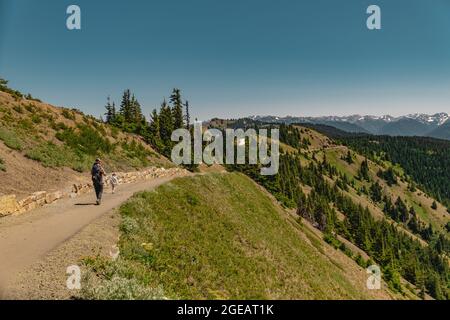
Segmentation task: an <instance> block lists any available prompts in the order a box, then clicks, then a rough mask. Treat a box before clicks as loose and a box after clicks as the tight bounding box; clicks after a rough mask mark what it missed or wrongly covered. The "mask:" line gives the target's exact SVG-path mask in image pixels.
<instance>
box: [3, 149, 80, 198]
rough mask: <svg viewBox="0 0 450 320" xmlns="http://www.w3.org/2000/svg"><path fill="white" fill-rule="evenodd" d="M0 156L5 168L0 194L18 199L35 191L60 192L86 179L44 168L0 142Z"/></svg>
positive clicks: (66, 171)
mask: <svg viewBox="0 0 450 320" xmlns="http://www.w3.org/2000/svg"><path fill="white" fill-rule="evenodd" d="M0 156H1V158H2V159H3V161H4V164H5V167H6V172H3V171H0V181H1V182H2V183H0V194H15V195H16V196H17V197H18V198H19V199H20V198H22V197H25V196H27V195H29V194H30V193H33V192H37V191H49V192H51V191H57V190H62V189H65V188H68V187H71V186H72V185H73V184H74V183H78V182H81V181H85V180H86V181H87V178H88V176H87V175H82V174H78V173H76V172H75V171H73V170H71V169H68V168H60V169H52V168H45V167H43V166H42V165H41V164H39V163H37V162H36V161H34V160H31V159H28V158H26V157H25V156H23V155H22V154H21V153H20V152H17V151H13V150H11V149H9V148H8V147H6V146H5V145H4V143H3V142H1V141H0Z"/></svg>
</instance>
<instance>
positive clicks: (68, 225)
mask: <svg viewBox="0 0 450 320" xmlns="http://www.w3.org/2000/svg"><path fill="white" fill-rule="evenodd" d="M176 177H177V176H170V177H163V178H156V179H152V180H146V181H139V182H136V183H132V184H124V185H119V187H118V189H117V190H116V193H115V194H111V192H110V191H106V192H105V193H104V195H103V201H102V204H101V205H100V206H96V205H95V195H94V193H93V192H89V193H87V194H84V195H82V196H79V197H76V198H73V199H64V200H60V201H59V202H56V203H54V204H52V205H49V206H46V207H42V208H39V209H36V210H34V211H32V212H28V213H25V214H23V215H20V216H10V217H5V218H2V219H0V299H2V298H3V299H4V298H6V299H7V298H8V292H7V291H9V288H8V290H6V289H5V288H7V287H8V285H9V284H10V283H12V282H14V280H15V279H16V277H17V276H18V275H19V274H20V272H21V271H24V270H25V269H26V268H27V267H29V266H31V265H32V264H33V263H35V262H37V261H39V260H40V259H43V258H44V257H45V256H46V255H47V254H48V253H50V252H51V251H52V250H53V249H55V248H57V247H58V246H60V245H61V244H62V243H64V242H65V241H67V240H69V239H70V238H72V237H73V236H74V235H76V234H77V233H78V232H80V231H81V230H82V229H83V228H85V227H86V226H88V225H89V224H90V223H92V222H93V221H95V220H96V219H98V218H100V217H101V216H102V215H105V214H106V213H108V212H110V211H112V210H113V209H114V208H117V207H118V206H120V205H121V204H122V203H123V202H125V201H126V200H128V199H129V198H130V197H131V196H132V195H133V194H134V193H136V192H138V191H144V190H151V189H154V188H155V187H158V186H159V185H161V184H164V183H166V182H168V181H170V180H172V179H174V178H176Z"/></svg>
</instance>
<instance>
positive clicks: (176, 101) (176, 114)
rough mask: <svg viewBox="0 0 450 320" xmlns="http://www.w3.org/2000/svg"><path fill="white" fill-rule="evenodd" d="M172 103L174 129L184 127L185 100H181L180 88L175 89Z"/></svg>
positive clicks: (171, 99) (171, 97) (171, 98)
mask: <svg viewBox="0 0 450 320" xmlns="http://www.w3.org/2000/svg"><path fill="white" fill-rule="evenodd" d="M170 103H171V104H172V114H173V126H174V129H179V128H184V121H183V102H182V101H181V91H180V89H176V88H175V89H173V91H172V95H171V96H170Z"/></svg>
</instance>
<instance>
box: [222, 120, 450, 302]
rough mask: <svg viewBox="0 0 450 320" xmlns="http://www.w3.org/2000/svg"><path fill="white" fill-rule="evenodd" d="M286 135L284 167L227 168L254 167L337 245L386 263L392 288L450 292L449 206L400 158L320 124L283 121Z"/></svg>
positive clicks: (251, 171)
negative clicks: (332, 134)
mask: <svg viewBox="0 0 450 320" xmlns="http://www.w3.org/2000/svg"><path fill="white" fill-rule="evenodd" d="M282 131H283V134H281V133H282ZM296 131H298V132H296ZM280 140H281V142H282V143H285V144H288V145H290V146H291V147H294V150H292V148H281V152H282V154H281V156H280V171H279V173H278V175H276V176H270V177H262V176H261V175H259V172H258V168H257V167H251V166H227V168H228V169H229V170H232V171H240V172H243V173H245V174H247V175H248V176H250V177H251V178H253V179H254V180H255V181H256V182H258V183H259V184H261V185H262V186H264V187H265V188H266V189H267V190H269V191H270V192H271V193H272V194H273V195H274V196H275V197H276V198H277V199H278V200H279V201H280V202H281V203H282V204H283V205H284V206H286V207H287V208H297V209H298V214H299V215H300V216H302V217H303V218H305V219H306V220H308V221H310V222H311V223H312V224H313V225H314V226H315V227H316V228H318V229H320V230H322V231H323V232H324V233H325V235H326V236H325V239H326V240H327V241H328V242H329V243H331V244H333V245H334V246H336V247H338V248H341V247H342V243H347V242H350V243H351V244H353V245H355V246H356V247H357V249H359V250H361V249H362V250H363V251H364V253H365V254H367V255H368V256H369V257H370V258H371V259H372V260H373V261H375V262H376V263H377V264H379V265H380V266H381V267H382V271H383V274H384V275H385V276H386V279H387V281H388V283H389V285H390V287H391V288H392V289H393V290H395V291H397V292H400V293H401V292H403V293H405V291H406V290H413V291H415V292H416V293H417V294H420V295H421V297H426V294H427V293H429V294H430V295H431V296H433V297H435V298H439V299H446V298H447V297H448V296H449V292H448V289H447V285H448V272H449V268H448V254H449V252H450V240H449V235H448V230H449V228H448V226H449V221H450V215H449V214H448V213H447V211H446V208H445V206H443V205H442V204H441V203H439V201H437V200H435V199H433V198H431V197H430V196H429V195H427V194H426V193H425V192H423V190H421V189H420V188H419V187H418V184H417V183H415V182H414V180H413V179H412V178H411V177H410V176H409V175H407V174H405V171H404V170H403V168H402V167H400V166H399V165H393V164H392V163H390V162H389V161H387V160H385V159H381V158H375V159H373V161H371V160H366V159H365V157H363V156H361V155H359V154H358V153H356V152H354V151H353V150H351V149H349V148H347V147H346V146H343V145H339V144H336V142H333V141H329V139H328V138H326V137H325V136H323V135H321V134H320V133H318V132H316V131H314V130H311V129H306V128H304V127H302V126H288V127H284V128H282V127H280ZM302 141H309V142H310V143H308V144H307V145H305V144H304V143H302ZM346 247H347V248H348V247H349V246H347V245H346ZM343 251H344V252H348V251H347V250H346V249H345V247H344V248H343ZM352 257H353V258H354V259H355V261H360V259H359V258H358V256H355V254H353V255H352ZM402 277H403V278H404V279H402ZM405 279H406V280H407V281H409V282H410V283H406V282H405Z"/></svg>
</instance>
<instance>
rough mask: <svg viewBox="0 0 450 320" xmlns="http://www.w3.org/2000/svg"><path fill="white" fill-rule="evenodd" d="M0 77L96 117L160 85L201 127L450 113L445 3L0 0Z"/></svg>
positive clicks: (448, 6) (144, 99)
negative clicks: (375, 25) (70, 19)
mask: <svg viewBox="0 0 450 320" xmlns="http://www.w3.org/2000/svg"><path fill="white" fill-rule="evenodd" d="M70 4H78V5H79V6H80V7H81V10H82V30H81V31H68V30H67V29H66V26H65V20H66V17H67V16H66V13H65V11H66V8H67V6H68V5H70ZM370 4H377V5H379V6H380V7H381V10H382V27H383V29H382V30H381V31H369V30H368V29H367V28H366V17H367V15H366V13H365V11H366V8H367V7H368V5H370ZM0 77H4V78H6V79H8V80H10V85H11V86H12V87H15V88H17V89H19V90H22V91H24V92H31V93H32V94H33V95H34V96H36V97H39V98H41V99H43V100H45V101H48V102H50V103H53V104H56V105H62V106H68V107H77V108H80V109H81V110H83V111H85V112H87V113H90V114H94V115H96V116H98V115H100V114H101V113H103V109H102V108H103V106H104V104H105V100H106V97H107V96H108V95H111V97H112V98H113V100H115V101H116V103H118V102H120V95H121V92H122V91H123V90H124V89H126V88H130V89H131V90H132V91H134V92H135V93H136V95H137V97H138V99H139V100H140V101H141V104H142V105H143V107H144V111H145V112H146V114H148V113H149V112H150V110H151V109H153V108H154V107H156V106H158V105H159V103H160V102H161V100H162V99H163V98H164V96H166V97H167V96H168V95H169V94H170V91H171V89H172V88H173V87H179V88H181V89H182V90H183V93H184V95H185V97H186V98H187V99H188V100H189V101H190V103H191V106H192V109H193V110H192V112H193V114H194V115H195V116H196V117H199V118H200V119H207V118H210V117H213V116H219V117H240V116H247V115H252V114H260V115H266V114H272V115H280V116H283V115H288V114H289V115H313V116H314V115H328V114H336V115H343V114H354V113H359V114H376V115H379V114H386V113H389V114H392V115H400V114H405V113H412V112H425V113H433V112H440V111H444V112H450V107H449V106H450V1H448V0H433V1H426V0H396V1H392V0H389V1H382V0H370V1H366V0H304V1H302V0H291V1H288V0H279V1H274V0H189V1H187V0H127V1H105V0H95V1H92V0H89V1H88V0H71V1H66V0H39V1H35V0H0Z"/></svg>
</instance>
